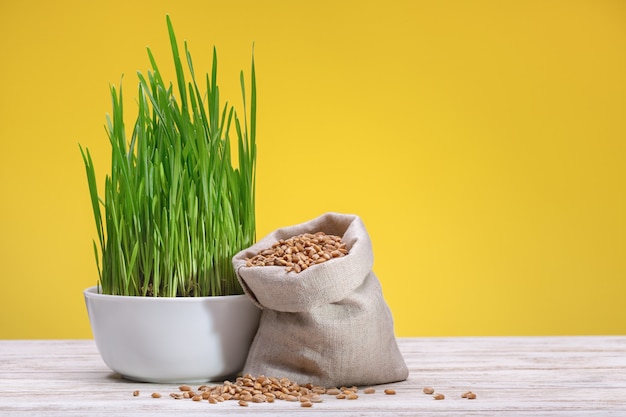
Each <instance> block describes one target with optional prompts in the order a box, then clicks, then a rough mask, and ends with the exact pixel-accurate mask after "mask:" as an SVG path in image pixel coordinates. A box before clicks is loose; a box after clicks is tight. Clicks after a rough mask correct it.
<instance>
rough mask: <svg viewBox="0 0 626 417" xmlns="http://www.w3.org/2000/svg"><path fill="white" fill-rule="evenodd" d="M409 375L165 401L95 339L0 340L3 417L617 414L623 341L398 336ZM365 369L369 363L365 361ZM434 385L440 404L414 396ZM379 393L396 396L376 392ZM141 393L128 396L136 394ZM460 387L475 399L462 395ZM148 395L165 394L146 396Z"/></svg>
mask: <svg viewBox="0 0 626 417" xmlns="http://www.w3.org/2000/svg"><path fill="white" fill-rule="evenodd" d="M399 345H400V349H401V351H402V353H403V355H404V357H405V360H406V362H407V365H408V366H409V369H410V371H411V373H410V376H409V379H408V380H407V381H405V382H402V383H394V384H389V385H384V386H377V387H375V388H376V389H377V392H376V394H371V395H365V394H362V393H361V395H360V398H359V399H358V400H354V401H349V400H337V399H335V398H332V397H325V401H324V402H323V403H321V404H315V405H314V407H313V408H312V409H305V408H301V407H300V406H299V404H295V403H288V402H284V401H277V402H275V403H273V404H250V406H249V407H246V408H244V407H240V406H239V405H237V403H236V402H234V401H229V402H226V403H221V404H217V405H210V404H208V403H207V402H201V403H197V402H193V401H190V400H173V399H171V398H169V397H168V394H169V393H170V392H174V391H176V387H175V386H171V385H159V384H141V383H136V382H130V381H125V380H123V379H121V378H119V377H118V376H117V375H115V374H114V373H112V372H111V371H110V370H109V369H108V368H107V367H106V366H105V365H104V363H103V362H102V360H101V359H100V356H99V355H98V352H97V350H96V348H95V345H94V343H93V341H91V340H80V341H60V340H56V341H55V340H48V341H8V340H5V341H0V415H2V416H22V415H26V416H27V415H36V416H40V415H41V416H69V415H84V416H96V415H102V416H105V415H106V416H147V415H151V416H162V415H163V416H164V415H180V414H184V415H191V416H193V415H203V416H206V415H207V414H213V413H215V412H219V414H223V415H244V414H250V413H253V414H254V415H256V416H273V415H276V414H278V413H288V414H289V415H295V416H299V415H305V414H306V415H308V416H324V415H333V416H374V415H382V416H384V415H389V416H391V415H393V416H438V417H447V416H502V415H506V416H511V415H513V416H548V417H549V416H625V415H626V336H592V337H579V336H576V337H477V338H410V339H399ZM364 366H367V364H364ZM426 385H428V386H433V387H434V388H435V389H436V390H437V391H438V392H442V393H444V394H445V395H446V399H445V400H442V401H435V400H433V399H432V397H431V396H428V395H425V394H423V393H422V388H423V387H424V386H426ZM386 387H391V388H393V389H395V390H396V392H397V395H395V396H387V395H384V394H383V390H384V389H385V388H386ZM136 389H138V390H140V391H141V395H140V396H139V397H133V396H132V392H133V391H134V390H136ZM466 390H472V391H473V392H476V393H477V395H478V398H477V399H476V400H466V399H462V398H461V397H460V395H461V393H462V392H464V391H466ZM151 392H160V393H161V394H163V398H160V399H153V398H150V397H149V395H150V393H151Z"/></svg>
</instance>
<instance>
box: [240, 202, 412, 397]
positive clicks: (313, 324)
mask: <svg viewBox="0 0 626 417" xmlns="http://www.w3.org/2000/svg"><path fill="white" fill-rule="evenodd" d="M320 231H322V232H325V233H326V234H332V235H337V236H341V237H342V240H343V242H345V243H346V244H347V248H348V249H349V253H348V255H347V256H345V257H341V258H335V259H332V260H330V261H327V262H325V263H321V264H318V265H314V266H311V267H310V268H308V269H306V270H304V271H302V272H300V273H295V272H286V271H285V268H284V267H279V266H254V267H247V266H246V259H247V258H252V257H253V256H254V255H256V254H257V253H258V252H259V250H262V249H267V248H269V247H271V245H272V244H274V243H275V242H277V241H278V240H280V239H289V238H291V237H293V236H296V235H299V234H302V233H316V232H320ZM372 264H373V254H372V244H371V241H370V238H369V235H368V234H367V231H366V230H365V226H364V225H363V223H362V221H361V219H360V218H359V217H358V216H355V215H346V214H337V213H327V214H324V215H322V216H320V217H318V218H316V219H313V220H311V221H309V222H306V223H302V224H299V225H295V226H291V227H285V228H282V229H278V230H276V231H274V232H272V233H270V234H269V235H268V236H267V237H265V238H263V239H262V240H260V241H258V242H257V243H256V244H254V245H253V246H251V247H250V248H248V249H246V250H243V251H241V252H239V253H238V254H236V255H235V256H234V257H233V266H234V267H235V271H237V276H238V277H239V280H240V282H241V284H242V286H243V288H244V290H245V292H246V293H247V294H248V296H249V297H250V298H251V299H252V300H253V301H254V302H255V303H256V304H257V305H258V306H259V307H260V308H262V309H263V311H262V313H261V321H260V324H259V330H258V332H257V334H256V336H255V338H254V341H253V342H252V346H251V348H250V352H249V354H248V358H247V361H246V364H245V367H244V370H243V373H244V374H248V373H249V374H251V375H253V376H258V375H266V376H275V377H279V378H280V377H286V378H289V379H290V380H292V381H295V382H297V383H299V384H306V383H312V384H314V385H320V386H324V387H331V386H338V387H340V386H352V385H357V386H363V385H375V384H383V383H388V382H395V381H402V380H405V379H406V378H407V377H408V369H407V366H406V364H405V363H404V359H403V357H402V354H401V353H400V351H399V349H398V345H397V343H396V339H395V336H394V331H393V318H392V315H391V312H390V310H389V308H388V307H387V304H386V302H385V300H384V298H383V295H382V291H381V286H380V283H379V281H378V278H377V277H376V275H374V273H373V272H372Z"/></svg>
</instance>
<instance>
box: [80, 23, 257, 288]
mask: <svg viewBox="0 0 626 417" xmlns="http://www.w3.org/2000/svg"><path fill="white" fill-rule="evenodd" d="M167 27H168V31H169V38H170V44H171V48H172V54H173V58H174V65H175V69H176V82H177V92H176V93H177V95H175V93H174V91H173V90H174V88H173V86H172V83H171V82H170V83H169V84H166V83H165V82H164V81H163V79H162V78H161V73H160V71H159V68H158V67H157V64H156V61H155V59H154V56H153V55H152V52H151V51H150V48H148V57H149V59H150V64H151V67H152V69H151V70H149V71H148V73H147V78H146V77H144V75H142V74H141V73H138V78H139V85H138V87H139V88H138V105H139V110H138V115H137V120H136V122H135V125H134V126H133V129H132V136H131V139H130V141H128V140H127V137H126V133H125V126H124V118H123V112H124V110H123V99H122V88H121V87H120V88H119V90H117V89H116V88H115V87H114V86H111V87H110V91H111V99H112V103H113V111H112V116H109V115H107V124H106V131H107V134H108V137H109V141H110V143H111V152H112V154H111V174H110V176H109V175H107V176H106V179H105V186H104V197H103V198H100V197H99V194H98V189H97V185H96V174H95V169H94V164H93V161H92V158H91V155H90V153H89V150H88V149H86V150H83V148H82V147H81V153H82V157H83V160H84V163H85V168H86V172H87V180H88V184H89V191H90V196H91V203H92V208H93V214H94V218H95V223H96V229H97V232H98V242H96V241H94V252H95V256H96V265H97V268H98V272H99V286H100V287H101V291H102V293H105V294H113V295H138V296H158V297H176V296H209V295H210V296H213V295H230V294H241V293H242V289H241V286H240V284H239V282H238V280H237V278H236V275H235V272H234V270H233V267H232V263H231V258H232V256H233V255H234V254H235V253H237V252H238V251H240V250H242V249H244V248H246V247H248V246H250V245H251V244H253V243H254V240H255V181H256V178H255V176H256V141H255V136H256V79H255V68H254V54H253V56H252V67H251V97H250V109H249V110H250V113H249V124H248V121H247V117H248V113H247V107H246V100H247V99H246V90H245V84H244V75H243V72H241V74H240V83H241V91H242V96H243V103H244V104H243V106H244V111H243V113H244V118H243V119H239V117H238V116H237V112H235V111H234V108H233V106H230V105H228V103H225V104H223V105H221V104H220V97H219V88H218V86H217V53H216V51H215V48H213V64H212V71H211V74H210V75H209V74H206V76H205V80H198V79H196V75H195V72H194V68H193V64H192V59H191V54H190V53H189V50H188V48H187V43H186V42H185V43H184V58H185V61H186V66H187V68H188V70H189V74H190V76H191V81H189V82H187V81H186V80H185V75H184V73H183V63H182V61H181V58H180V52H179V49H178V44H177V41H176V36H175V34H174V29H173V26H172V23H171V20H170V18H169V16H168V17H167ZM200 82H204V84H205V90H204V91H201V89H200V87H199V83H200ZM233 125H234V131H235V134H236V139H237V140H236V143H237V157H238V160H237V161H236V162H237V163H233V160H232V159H234V158H233V157H232V155H231V140H230V137H229V134H230V133H231V132H232V130H231V128H232V127H233ZM99 254H100V255H99Z"/></svg>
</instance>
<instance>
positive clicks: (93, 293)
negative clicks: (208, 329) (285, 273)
mask: <svg viewBox="0 0 626 417" xmlns="http://www.w3.org/2000/svg"><path fill="white" fill-rule="evenodd" d="M99 288H100V287H99V286H98V285H94V286H91V287H87V288H85V289H84V290H83V294H84V296H85V298H93V299H103V300H104V299H116V300H135V302H138V303H174V302H178V303H192V302H206V301H208V300H211V302H226V301H228V300H230V301H234V300H237V299H241V298H248V296H247V295H246V294H232V295H210V296H203V297H144V296H140V295H112V294H103V293H101V292H98V290H99Z"/></svg>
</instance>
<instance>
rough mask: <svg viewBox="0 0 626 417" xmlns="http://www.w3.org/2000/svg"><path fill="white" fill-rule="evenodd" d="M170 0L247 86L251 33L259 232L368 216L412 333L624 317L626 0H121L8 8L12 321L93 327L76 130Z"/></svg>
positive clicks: (1, 296) (4, 187)
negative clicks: (327, 215)
mask: <svg viewBox="0 0 626 417" xmlns="http://www.w3.org/2000/svg"><path fill="white" fill-rule="evenodd" d="M166 13H169V14H170V15H171V17H172V20H173V22H174V25H175V28H176V31H177V34H178V37H179V40H183V39H186V40H188V41H189V45H190V48H191V51H192V53H193V55H194V59H195V65H196V70H198V69H199V68H202V69H203V72H204V71H206V69H208V68H209V63H210V52H211V48H212V47H213V45H215V46H216V47H217V50H218V55H219V59H220V71H221V73H220V81H221V84H222V89H223V91H222V96H223V97H228V98H229V99H230V101H231V102H233V103H234V104H235V105H236V106H238V107H239V106H240V96H239V90H238V74H239V70H240V69H244V70H245V71H246V74H248V71H249V64H250V56H251V50H252V45H253V43H254V50H255V57H256V64H257V77H258V95H259V101H258V104H259V113H258V117H259V119H258V124H259V127H258V134H259V136H258V147H259V159H258V184H257V185H258V201H257V218H258V230H257V235H258V237H262V236H264V235H265V234H267V233H269V232H270V231H271V230H273V229H275V228H277V227H281V226H286V225H291V224H294V223H299V222H302V221H306V220H309V219H311V218H313V217H316V216H317V215H319V214H321V213H323V212H325V211H339V212H347V213H355V214H358V215H360V216H361V217H362V218H363V220H364V222H365V224H366V226H367V228H368V231H369V232H370V234H371V237H372V240H373V244H374V255H375V264H374V270H375V272H376V273H377V275H378V276H379V278H380V280H381V282H382V285H383V290H384V294H385V297H386V299H387V302H388V304H389V305H390V307H391V309H392V311H393V314H394V318H395V326H396V334H397V335H399V336H431V335H432V336H437V335H443V336H447V335H544V334H558V335H560V334H625V333H626V309H625V308H624V302H625V301H626V295H625V294H626V196H625V191H626V188H625V185H626V140H625V139H626V2H623V1H618V0H615V1H611V0H600V1H596V0H588V1H576V0H564V1H558V0H557V1H499V0H494V1H410V0H407V1H345V2H342V1H335V0H332V1H328V0H322V1H320V0H316V1H314V2H291V1H276V0H271V1H228V2H226V1H206V0H203V1H172V2H166V1H158V0H151V1H127V0H123V1H122V0H115V1H102V2H91V1H54V2H51V1H24V2H17V1H13V2H7V1H5V2H3V3H2V6H0V63H1V64H0V80H1V83H2V84H1V94H2V96H1V99H0V144H1V146H0V198H1V203H0V338H88V337H91V332H90V329H89V323H88V319H87V314H86V309H85V306H84V302H83V298H82V290H83V289H84V288H85V287H88V286H91V285H94V284H95V283H96V276H97V274H96V268H95V262H94V259H93V253H92V246H91V244H92V243H91V241H92V239H93V238H94V237H95V227H94V225H93V219H92V214H91V208H90V205H89V199H88V192H87V184H86V180H85V175H84V168H83V165H82V160H81V158H80V153H79V149H78V143H81V144H82V145H84V146H87V147H89V148H90V149H91V151H92V153H94V154H95V155H96V168H97V170H98V173H99V176H100V177H103V176H104V175H105V173H106V172H108V161H109V150H108V144H107V139H106V136H105V132H104V128H103V126H104V122H105V114H106V113H107V112H109V111H110V99H109V92H108V86H109V83H112V84H115V85H119V82H120V79H121V75H122V73H123V74H124V81H123V85H124V86H125V91H126V107H127V109H131V110H134V108H135V107H134V106H135V101H134V99H135V97H136V79H137V78H136V75H135V73H136V71H137V70H140V71H142V72H144V73H145V71H146V70H147V68H148V58H147V55H146V52H145V47H146V46H147V45H149V46H150V47H151V48H152V49H153V51H154V53H155V55H156V57H157V60H158V62H159V63H160V66H161V68H166V67H167V68H168V69H169V68H171V60H170V55H169V50H168V39H167V31H166V25H165V15H166ZM170 76H171V75H170ZM132 115H134V111H129V118H128V120H127V123H128V124H130V123H131V122H132V120H133V119H132V118H131V117H130V116H132ZM346 325H349V323H347V324H346Z"/></svg>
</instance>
